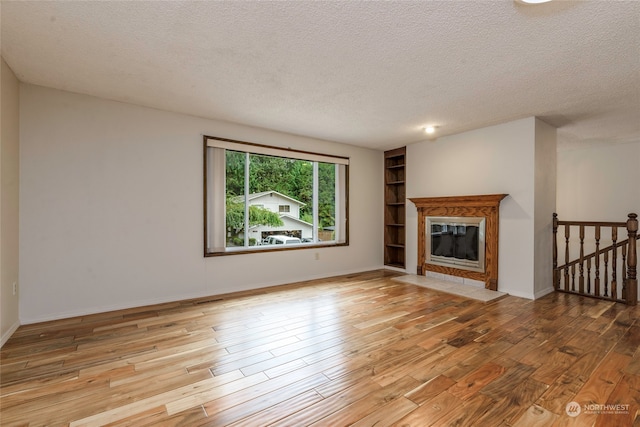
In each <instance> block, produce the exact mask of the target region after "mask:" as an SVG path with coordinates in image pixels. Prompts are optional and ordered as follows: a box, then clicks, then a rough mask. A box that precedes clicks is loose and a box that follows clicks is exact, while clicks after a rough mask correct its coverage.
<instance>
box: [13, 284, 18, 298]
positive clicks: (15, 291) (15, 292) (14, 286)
mask: <svg viewBox="0 0 640 427" xmlns="http://www.w3.org/2000/svg"><path fill="white" fill-rule="evenodd" d="M17 293H18V283H17V282H13V294H14V295H15V294H17Z"/></svg>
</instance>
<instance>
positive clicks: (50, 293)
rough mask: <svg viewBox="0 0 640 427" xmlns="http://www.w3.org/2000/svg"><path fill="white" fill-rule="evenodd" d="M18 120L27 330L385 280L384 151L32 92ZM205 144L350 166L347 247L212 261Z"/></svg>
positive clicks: (25, 95)
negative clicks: (349, 276) (254, 292)
mask: <svg viewBox="0 0 640 427" xmlns="http://www.w3.org/2000/svg"><path fill="white" fill-rule="evenodd" d="M20 114H21V122H20V131H21V137H20V150H21V152H20V154H21V169H20V179H21V193H20V197H21V198H20V209H21V210H20V256H21V264H20V275H21V297H20V317H21V321H22V322H23V323H30V322H36V321H41V320H48V319H54V318H61V317H68V316H72V315H79V314H85V313H92V312H100V311H105V310H111V309H117V308H123V307H131V306H139V305H144V304H149V303H154V302H160V301H169V300H178V299H184V298H189V297H196V296H204V295H213V294H222V293H226V292H233V291H238V290H245V289H253V288H259V287H263V286H267V285H273V284H281V283H289V282H294V281H300V280H305V279H311V278H317V277H326V276H332V275H337V274H342V273H348V272H356V271H364V270H369V269H374V268H381V267H382V263H383V260H382V248H383V238H382V228H383V227H382V223H383V220H382V209H380V206H382V191H381V187H382V184H381V183H382V156H383V154H382V153H381V152H378V151H373V150H367V149H362V148H357V147H353V146H348V145H343V144H337V143H331V142H326V141H319V140H314V139H310V138H304V137H299V136H293V135H286V134H281V133H277V132H271V131H267V130H263V129H256V128H250V127H246V126H240V125H234V124H230V123H224V122H218V121H213V120H205V119H199V118H195V117H189V116H185V115H179V114H174V113H169V112H163V111H158V110H153V109H149V108H143V107H138V106H134V105H129V104H123V103H117V102H112V101H107V100H103V99H99V98H93V97H89V96H83V95H77V94H72V93H68V92H63V91H58V90H53V89H48V88H43V87H38V86H33V85H22V86H21V91H20ZM202 134H208V135H212V136H220V137H226V138H232V139H239V140H245V141H250V142H256V143H261V144H268V145H275V146H283V147H293V148H296V149H301V150H308V151H315V152H326V153H329V154H335V155H341V156H349V157H350V158H351V163H350V177H351V178H350V191H349V194H350V203H349V209H350V219H351V221H350V230H349V231H350V246H348V247H338V248H322V249H308V250H296V251H288V252H270V253H258V254H249V255H235V256H223V257H214V258H204V257H203V235H202V227H203V225H202V222H203V218H202V211H203V208H202V200H203V198H202ZM316 252H318V253H319V254H320V259H319V260H315V253H316Z"/></svg>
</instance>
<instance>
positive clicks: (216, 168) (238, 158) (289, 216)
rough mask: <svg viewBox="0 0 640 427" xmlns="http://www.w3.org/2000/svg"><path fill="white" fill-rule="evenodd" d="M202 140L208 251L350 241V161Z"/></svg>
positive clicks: (215, 139)
mask: <svg viewBox="0 0 640 427" xmlns="http://www.w3.org/2000/svg"><path fill="white" fill-rule="evenodd" d="M205 144H206V145H205V147H206V148H205V168H206V171H205V202H206V206H205V231H206V236H205V255H207V254H209V255H211V254H214V255H215V254H220V253H234V252H238V251H243V250H261V249H270V248H274V247H275V246H276V245H282V246H278V248H282V247H296V246H303V247H304V246H305V245H336V244H345V243H346V236H347V229H346V225H347V200H346V195H347V189H346V188H347V167H348V159H346V158H342V157H333V156H327V155H323V154H314V153H307V152H299V151H293V150H286V149H280V148H275V147H266V146H262V145H256V144H248V143H242V142H239V141H230V140H225V139H219V138H213V137H205Z"/></svg>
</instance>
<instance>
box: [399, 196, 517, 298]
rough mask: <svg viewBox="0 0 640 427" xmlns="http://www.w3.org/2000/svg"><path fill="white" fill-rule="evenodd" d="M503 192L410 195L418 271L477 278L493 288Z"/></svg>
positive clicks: (494, 285)
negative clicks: (414, 213) (414, 215)
mask: <svg viewBox="0 0 640 427" xmlns="http://www.w3.org/2000/svg"><path fill="white" fill-rule="evenodd" d="M506 196H507V194H486V195H477V196H452V197H419V198H410V199H409V200H411V201H412V202H413V203H414V204H415V205H416V208H417V209H418V274H419V275H424V274H426V272H427V271H432V272H437V273H443V274H447V275H451V276H459V277H464V278H468V279H473V280H479V281H482V282H484V284H485V288H486V289H491V290H494V291H495V290H497V289H498V228H499V227H498V226H499V214H500V202H501V201H502V199H504V198H505V197H506ZM434 226H435V227H434ZM443 233H444V234H443ZM481 234H482V236H481ZM481 237H482V238H483V240H481ZM434 246H435V247H434ZM474 248H477V249H475V252H474ZM434 252H435V254H434ZM481 259H482V262H480V260H481Z"/></svg>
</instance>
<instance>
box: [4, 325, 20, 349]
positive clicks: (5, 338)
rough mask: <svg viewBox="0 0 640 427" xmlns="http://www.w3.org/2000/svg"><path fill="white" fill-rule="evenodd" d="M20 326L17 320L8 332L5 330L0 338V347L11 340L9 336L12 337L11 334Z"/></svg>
mask: <svg viewBox="0 0 640 427" xmlns="http://www.w3.org/2000/svg"><path fill="white" fill-rule="evenodd" d="M19 327H20V322H19V321H16V322H15V323H14V324H13V325H11V327H10V328H9V330H8V331H7V332H5V333H4V334H3V335H2V338H0V348H2V346H3V345H4V344H5V343H6V342H7V341H9V338H11V335H13V333H14V332H15V331H16V330H17V329H18V328H19Z"/></svg>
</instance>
